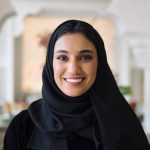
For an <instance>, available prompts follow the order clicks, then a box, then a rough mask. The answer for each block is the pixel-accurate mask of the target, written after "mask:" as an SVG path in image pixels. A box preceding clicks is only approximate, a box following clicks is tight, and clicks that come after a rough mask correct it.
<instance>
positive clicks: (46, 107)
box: [6, 20, 150, 150]
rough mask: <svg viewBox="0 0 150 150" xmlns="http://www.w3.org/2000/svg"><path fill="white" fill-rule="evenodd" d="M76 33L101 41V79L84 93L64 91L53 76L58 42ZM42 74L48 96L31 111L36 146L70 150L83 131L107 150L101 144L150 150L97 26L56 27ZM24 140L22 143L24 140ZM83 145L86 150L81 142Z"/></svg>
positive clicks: (109, 148) (117, 149) (110, 149)
mask: <svg viewBox="0 0 150 150" xmlns="http://www.w3.org/2000/svg"><path fill="white" fill-rule="evenodd" d="M74 32H80V33H83V35H85V37H86V38H87V39H89V40H90V41H91V42H92V43H93V44H94V45H95V47H96V50H97V59H98V67H97V74H96V80H95V82H94V84H93V85H92V87H91V88H90V89H89V90H88V91H87V92H86V93H84V94H83V95H81V96H79V97H69V96H67V95H65V94H64V93H62V91H61V90H60V89H59V87H58V86H57V85H56V83H55V80H54V76H53V69H54V68H53V51H54V46H55V42H56V41H57V39H58V38H59V37H60V36H62V35H63V34H66V33H74ZM87 69H88V68H87ZM42 78H43V87H42V100H40V101H36V102H34V103H32V104H31V105H30V107H29V109H28V112H29V116H30V117H31V120H32V121H33V123H34V125H35V128H34V129H33V131H32V136H31V138H30V142H29V146H30V147H36V150H41V149H42V150H50V149H51V150H68V148H67V141H68V137H70V136H71V135H72V134H77V135H82V136H83V137H86V138H88V139H90V138H92V139H93V140H94V144H95V147H96V150H101V147H102V148H103V150H150V147H149V143H148V140H147V138H146V135H145V133H144V131H143V128H142V126H141V124H140V122H139V120H138V118H137V117H136V115H135V113H134V112H133V111H132V109H131V108H130V106H129V105H128V103H127V102H126V100H125V99H124V97H123V96H122V94H121V93H120V91H119V88H118V86H117V84H116V81H115V79H114V77H113V74H112V72H111V70H110V68H109V65H108V63H107V57H106V51H105V47H104V43H103V40H102V38H101V37H100V35H99V34H98V32H97V31H96V30H95V29H94V28H93V27H92V26H91V25H89V24H87V23H85V22H83V21H79V20H69V21H66V22H64V23H62V24H61V25H59V26H58V27H57V28H56V30H55V31H54V32H53V34H52V35H51V39H50V41H49V44H48V50H47V56H46V63H45V66H44V69H43V75H42ZM18 125H19V124H18ZM10 126H11V125H10ZM16 126H17V125H16ZM17 128H19V127H18V126H17ZM16 133H17V131H16V132H14V135H15V134H16ZM8 134H9V129H8V131H7V135H8ZM7 135H6V138H7V137H8V136H7ZM27 136H28V135H27ZM25 139H26V138H25ZM9 140H10V141H11V139H9ZM9 140H7V141H9ZM20 140H21V138H19V141H18V143H21V142H22V141H20ZM77 141H78V140H77ZM79 141H80V140H79ZM87 143H88V142H87ZM38 144H39V146H38V147H37V145H38ZM71 145H72V144H71ZM75 145H76V144H75ZM78 146H79V148H78V149H80V148H81V147H80V144H78ZM84 146H85V147H86V144H85V145H84ZM84 149H86V148H84Z"/></svg>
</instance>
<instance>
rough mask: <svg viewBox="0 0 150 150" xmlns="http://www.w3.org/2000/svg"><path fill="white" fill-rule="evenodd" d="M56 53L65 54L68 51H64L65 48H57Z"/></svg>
mask: <svg viewBox="0 0 150 150" xmlns="http://www.w3.org/2000/svg"><path fill="white" fill-rule="evenodd" d="M56 53H66V54H67V53H68V51H66V50H57V51H56Z"/></svg>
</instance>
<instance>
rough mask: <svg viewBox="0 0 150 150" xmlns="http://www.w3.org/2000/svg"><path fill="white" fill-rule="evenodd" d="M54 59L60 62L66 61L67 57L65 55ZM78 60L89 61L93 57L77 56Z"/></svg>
mask: <svg viewBox="0 0 150 150" xmlns="http://www.w3.org/2000/svg"><path fill="white" fill-rule="evenodd" d="M56 59H58V60H60V61H67V60H69V58H68V56H66V55H60V56H57V57H56ZM77 59H78V60H80V61H86V62H87V61H90V60H92V59H93V56H91V55H81V56H78V57H77Z"/></svg>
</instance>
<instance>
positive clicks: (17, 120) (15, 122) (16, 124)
mask: <svg viewBox="0 0 150 150" xmlns="http://www.w3.org/2000/svg"><path fill="white" fill-rule="evenodd" d="M33 126H34V125H33V122H32V120H31V118H30V116H29V114H28V110H23V111H21V112H20V113H19V114H17V115H16V116H15V117H14V118H13V119H12V121H11V122H10V124H9V126H8V128H13V129H17V130H19V129H20V130H21V131H24V130H27V129H30V128H32V127H33ZM29 127H30V128H29Z"/></svg>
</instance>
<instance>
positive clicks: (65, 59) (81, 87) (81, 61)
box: [53, 33, 98, 97]
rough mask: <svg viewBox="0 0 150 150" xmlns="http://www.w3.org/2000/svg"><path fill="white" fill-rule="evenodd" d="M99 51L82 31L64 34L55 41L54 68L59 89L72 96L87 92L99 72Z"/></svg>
mask: <svg viewBox="0 0 150 150" xmlns="http://www.w3.org/2000/svg"><path fill="white" fill-rule="evenodd" d="M97 65H98V60H97V51H96V48H95V46H94V44H93V43H92V42H91V41H90V40H88V39H87V38H86V37H85V36H84V35H83V34H81V33H68V34H64V35H62V36H61V37H60V38H59V39H58V40H57V41H56V43H55V47H54V57H53V70H54V79H55V82H56V84H57V86H58V87H59V89H60V90H61V91H62V92H63V93H64V94H66V95H68V96H71V97H76V96H80V95H82V94H83V93H85V92H87V91H88V90H89V88H90V87H91V86H92V84H93V83H94V81H95V78H96V73H97Z"/></svg>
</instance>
